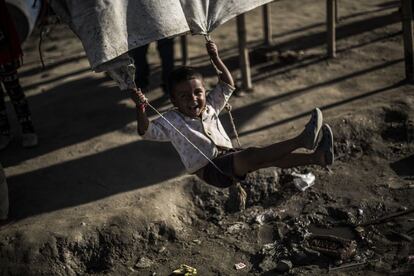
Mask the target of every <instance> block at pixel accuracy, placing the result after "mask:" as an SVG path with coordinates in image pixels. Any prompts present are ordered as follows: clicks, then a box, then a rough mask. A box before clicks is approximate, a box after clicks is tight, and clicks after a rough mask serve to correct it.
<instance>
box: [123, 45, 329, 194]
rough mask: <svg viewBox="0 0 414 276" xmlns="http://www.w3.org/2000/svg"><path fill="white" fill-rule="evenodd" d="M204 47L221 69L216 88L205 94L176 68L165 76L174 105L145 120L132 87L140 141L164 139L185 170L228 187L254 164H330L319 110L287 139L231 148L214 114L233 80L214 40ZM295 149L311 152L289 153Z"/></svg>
mask: <svg viewBox="0 0 414 276" xmlns="http://www.w3.org/2000/svg"><path fill="white" fill-rule="evenodd" d="M206 47H207V52H208V54H209V56H210V58H211V60H212V61H213V63H214V65H215V66H216V67H217V69H218V70H219V71H221V74H220V75H219V82H218V84H217V86H216V87H215V88H214V89H213V90H212V91H210V92H209V93H208V95H206V90H205V87H204V81H203V77H202V75H201V74H200V73H198V72H197V71H196V70H195V69H194V68H191V67H181V68H178V69H176V70H174V71H173V72H172V73H171V75H170V78H169V90H170V98H171V102H172V103H173V105H174V107H175V108H174V109H172V110H170V111H168V112H166V113H165V114H164V115H163V117H164V118H162V117H160V118H157V119H155V120H153V121H151V122H150V121H149V120H148V118H147V115H146V113H145V107H146V98H145V96H144V95H143V93H142V92H141V91H140V90H139V89H137V90H133V91H132V96H131V97H132V99H133V100H134V102H135V103H136V105H137V121H138V126H137V128H138V133H139V134H140V135H142V136H143V138H144V139H148V140H154V141H162V142H166V141H170V142H171V143H172V144H173V146H174V147H175V149H176V150H177V151H178V153H179V155H180V157H181V160H182V162H183V163H184V166H185V167H186V170H187V171H188V172H189V173H190V174H196V175H197V176H198V177H200V178H201V179H203V180H205V181H206V182H207V183H209V184H211V185H214V186H216V187H221V188H225V187H229V186H231V185H232V184H234V183H235V182H237V181H238V180H242V179H243V178H244V177H245V175H246V174H247V173H248V172H251V171H255V170H258V169H260V168H265V167H272V166H275V167H280V168H290V167H295V166H303V165H312V164H315V165H320V166H328V165H332V163H333V159H334V153H333V135H332V131H331V129H330V127H329V126H328V125H326V124H325V125H322V112H321V111H320V110H319V109H315V110H314V111H313V112H312V115H311V119H310V121H309V122H308V123H307V124H306V126H305V129H304V130H303V132H302V133H300V134H299V135H297V136H296V137H294V138H292V139H289V140H286V141H283V142H279V143H275V144H272V145H270V146H266V147H250V148H246V149H235V148H233V146H232V143H231V140H230V138H229V137H228V135H227V133H226V131H225V130H224V128H223V126H222V124H221V122H220V120H219V117H218V115H219V113H220V111H221V110H222V109H223V107H224V106H225V104H226V103H227V101H228V100H229V98H230V96H231V94H232V92H233V91H234V81H233V78H232V76H231V74H230V72H229V70H228V69H227V67H226V66H225V65H224V63H223V62H222V60H221V59H220V57H219V55H218V50H217V46H216V45H215V43H214V42H207V44H206ZM165 119H166V120H168V121H169V122H167V121H166V120H165ZM170 123H171V124H172V125H173V126H174V127H172V126H171V124H170ZM174 128H176V129H178V130H179V131H180V132H181V133H179V132H178V131H177V130H176V129H174ZM320 133H322V138H321V140H320V142H319V144H318V142H317V141H318V140H319V139H318V136H319V134H320ZM184 136H185V137H186V138H185V137H184ZM187 139H188V140H189V141H191V143H190V142H189V141H188V140H187ZM298 148H306V149H309V150H313V152H312V153H310V154H306V153H293V151H295V150H296V149H298Z"/></svg>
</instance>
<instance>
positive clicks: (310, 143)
mask: <svg viewBox="0 0 414 276" xmlns="http://www.w3.org/2000/svg"><path fill="white" fill-rule="evenodd" d="M322 121H323V116H322V111H321V110H320V109H319V108H315V109H314V110H313V111H312V113H311V118H310V120H309V122H308V123H307V124H306V125H305V130H304V131H303V133H304V135H305V145H304V148H305V149H310V150H314V149H315V148H316V145H317V144H318V137H319V132H320V130H321V127H322Z"/></svg>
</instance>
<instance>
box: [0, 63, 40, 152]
mask: <svg viewBox="0 0 414 276" xmlns="http://www.w3.org/2000/svg"><path fill="white" fill-rule="evenodd" d="M0 78H1V80H2V81H3V84H4V87H5V89H6V92H7V94H8V95H9V97H10V100H11V102H12V104H13V107H14V110H15V112H16V115H17V118H18V120H19V123H20V125H21V128H22V138H23V141H22V143H23V146H24V147H33V146H36V145H37V143H38V141H37V135H36V134H35V130H34V127H33V123H32V118H31V114H30V109H29V104H28V102H27V99H26V96H25V95H24V92H23V88H22V87H21V86H20V83H19V76H18V75H17V70H16V67H15V66H14V65H13V64H6V65H3V66H2V69H1V71H0Z"/></svg>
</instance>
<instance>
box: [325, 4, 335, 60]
mask: <svg viewBox="0 0 414 276" xmlns="http://www.w3.org/2000/svg"><path fill="white" fill-rule="evenodd" d="M334 1H335V0H326V29H327V43H328V57H330V58H334V57H335V56H336V43H335V39H336V30H335V28H336V26H335V25H336V22H335V18H336V15H335V14H336V13H335V5H334V4H335V3H334Z"/></svg>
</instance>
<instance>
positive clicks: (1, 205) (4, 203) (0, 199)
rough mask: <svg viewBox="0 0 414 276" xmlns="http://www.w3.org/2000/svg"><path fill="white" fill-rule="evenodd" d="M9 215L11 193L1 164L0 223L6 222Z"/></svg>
mask: <svg viewBox="0 0 414 276" xmlns="http://www.w3.org/2000/svg"><path fill="white" fill-rule="evenodd" d="M8 215H9V192H8V189H7V182H6V175H5V174H4V170H3V167H2V166H1V164H0V222H1V221H2V220H6V219H7V217H8Z"/></svg>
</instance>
